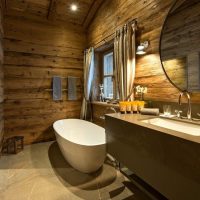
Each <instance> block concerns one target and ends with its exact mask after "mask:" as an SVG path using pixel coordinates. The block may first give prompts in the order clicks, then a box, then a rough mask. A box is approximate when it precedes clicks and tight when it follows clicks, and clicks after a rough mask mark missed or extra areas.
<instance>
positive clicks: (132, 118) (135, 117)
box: [106, 113, 200, 143]
mask: <svg viewBox="0 0 200 200" xmlns="http://www.w3.org/2000/svg"><path fill="white" fill-rule="evenodd" d="M107 117H111V118H116V119H118V120H122V121H126V122H128V123H132V124H136V125H138V126H142V127H146V128H149V129H152V130H156V131H159V132H162V133H166V134H168V135H172V136H174V137H179V138H182V139H185V140H189V141H192V142H196V143H200V136H193V135H189V134H186V133H182V132H178V131H175V130H172V129H168V128H163V127H160V126H157V125H153V124H148V123H145V122H142V121H143V120H148V119H152V118H158V117H159V116H150V115H141V114H121V113H113V114H107V115H106V118H107ZM169 120H170V119H169ZM199 131H200V125H199Z"/></svg>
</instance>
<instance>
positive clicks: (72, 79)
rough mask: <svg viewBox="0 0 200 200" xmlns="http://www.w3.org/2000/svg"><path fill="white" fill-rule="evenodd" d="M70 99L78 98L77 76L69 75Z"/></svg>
mask: <svg viewBox="0 0 200 200" xmlns="http://www.w3.org/2000/svg"><path fill="white" fill-rule="evenodd" d="M67 79H68V100H69V101H75V100H77V88H76V85H77V84H76V83H77V79H78V78H77V77H73V76H68V77H67Z"/></svg>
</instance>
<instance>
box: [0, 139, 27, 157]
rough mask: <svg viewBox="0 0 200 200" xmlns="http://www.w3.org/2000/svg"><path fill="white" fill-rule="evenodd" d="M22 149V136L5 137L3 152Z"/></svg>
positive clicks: (15, 152) (12, 152) (16, 151)
mask: <svg viewBox="0 0 200 200" xmlns="http://www.w3.org/2000/svg"><path fill="white" fill-rule="evenodd" d="M23 149H24V136H14V137H11V138H8V139H6V142H5V144H4V147H3V153H7V154H17V153H18V152H20V151H22V150H23Z"/></svg>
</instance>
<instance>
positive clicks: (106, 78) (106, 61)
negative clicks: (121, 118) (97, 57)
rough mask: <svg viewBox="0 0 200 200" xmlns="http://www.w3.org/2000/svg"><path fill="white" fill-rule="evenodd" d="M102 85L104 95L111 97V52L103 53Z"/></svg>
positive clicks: (112, 77) (112, 67)
mask: <svg viewBox="0 0 200 200" xmlns="http://www.w3.org/2000/svg"><path fill="white" fill-rule="evenodd" d="M103 85H104V97H105V98H106V99H113V96H114V95H113V94H114V62H113V52H109V53H106V54H104V55H103Z"/></svg>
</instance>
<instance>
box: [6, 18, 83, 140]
mask: <svg viewBox="0 0 200 200" xmlns="http://www.w3.org/2000/svg"><path fill="white" fill-rule="evenodd" d="M4 30H5V37H4V46H5V63H4V72H5V108H4V112H5V136H6V137H10V136H13V135H24V136H25V143H26V144H30V143H35V142H41V141H48V140H51V139H53V138H54V132H53V128H52V124H53V122H54V121H56V120H59V119H63V118H79V115H80V107H81V98H82V89H81V85H82V81H81V79H82V76H83V50H84V47H85V42H86V35H85V32H84V31H83V29H82V28H79V27H76V26H74V25H72V24H67V23H65V24H62V23H59V22H48V21H47V20H44V21H37V20H36V19H30V18H26V16H23V17H22V16H21V17H19V16H18V17H17V16H9V15H6V16H5V23H4ZM53 75H58V76H62V77H67V76H76V77H80V79H79V80H80V81H78V83H77V87H78V100H77V101H68V100H67V93H66V92H63V101H59V102H54V101H53V100H52V94H51V93H52V92H50V91H47V90H46V89H51V88H52V76H53ZM66 87H67V81H66V79H63V88H66Z"/></svg>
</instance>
